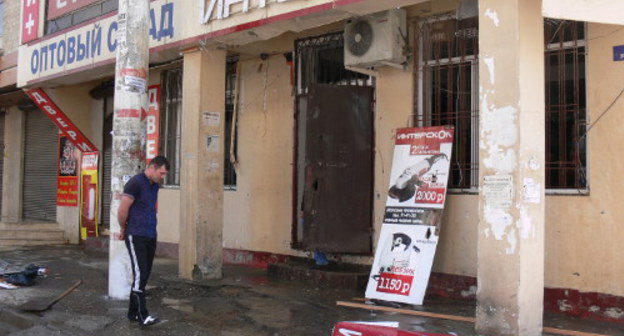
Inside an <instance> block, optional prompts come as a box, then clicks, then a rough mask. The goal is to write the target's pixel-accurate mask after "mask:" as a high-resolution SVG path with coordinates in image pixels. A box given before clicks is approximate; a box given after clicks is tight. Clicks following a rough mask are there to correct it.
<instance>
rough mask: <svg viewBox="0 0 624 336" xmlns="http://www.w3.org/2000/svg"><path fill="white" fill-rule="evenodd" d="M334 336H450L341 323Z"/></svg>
mask: <svg viewBox="0 0 624 336" xmlns="http://www.w3.org/2000/svg"><path fill="white" fill-rule="evenodd" d="M332 336H450V335H448V334H432V333H424V332H415V331H405V330H400V329H399V328H396V327H391V326H385V325H383V324H381V323H362V322H339V323H336V324H335V325H334V332H333V333H332Z"/></svg>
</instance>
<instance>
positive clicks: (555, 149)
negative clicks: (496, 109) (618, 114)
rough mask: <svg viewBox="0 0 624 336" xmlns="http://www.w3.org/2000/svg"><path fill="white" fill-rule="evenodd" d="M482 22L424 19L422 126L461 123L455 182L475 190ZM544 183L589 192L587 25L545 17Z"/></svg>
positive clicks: (419, 117) (457, 135) (457, 125)
mask: <svg viewBox="0 0 624 336" xmlns="http://www.w3.org/2000/svg"><path fill="white" fill-rule="evenodd" d="M477 27H478V22H477V21H476V19H475V20H456V19H455V18H454V16H446V17H439V18H434V19H429V20H426V21H423V22H421V24H420V25H419V28H420V29H419V36H420V41H419V42H420V44H419V45H420V48H421V54H420V65H419V67H417V69H418V72H417V76H418V79H419V80H420V82H421V83H422V91H421V92H420V94H419V98H420V104H421V105H420V108H419V111H420V112H419V113H417V114H416V116H415V118H414V119H415V124H416V125H418V126H437V125H453V126H455V143H454V146H453V158H452V164H451V174H450V180H449V186H450V187H451V188H454V189H455V190H459V191H468V192H476V191H477V188H478V184H479V181H478V177H479V172H478V168H479V156H478V154H479V147H478V144H479V132H478V130H479V129H478V126H479V104H478V103H479V101H478V100H479V97H478V87H479V85H478V73H479V71H478V28H477ZM544 34H545V44H546V48H545V81H546V102H545V103H546V111H545V118H546V139H545V141H546V186H547V188H548V189H550V190H557V189H559V190H561V189H577V190H578V189H586V188H587V183H588V182H587V178H586V176H587V175H586V173H585V172H586V167H587V150H586V139H585V135H584V134H585V130H586V95H585V90H586V83H585V54H586V49H585V24H584V23H582V22H575V21H563V20H552V19H546V20H545V22H544Z"/></svg>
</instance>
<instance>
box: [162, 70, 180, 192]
mask: <svg viewBox="0 0 624 336" xmlns="http://www.w3.org/2000/svg"><path fill="white" fill-rule="evenodd" d="M162 90H163V95H162V102H163V103H162V107H163V108H162V110H161V116H160V129H161V133H160V146H161V148H160V151H159V153H163V155H165V157H167V159H168V160H169V163H170V165H171V169H169V173H168V174H167V176H166V177H165V180H164V185H167V186H179V185H180V146H181V139H182V68H176V69H170V70H165V71H163V74H162Z"/></svg>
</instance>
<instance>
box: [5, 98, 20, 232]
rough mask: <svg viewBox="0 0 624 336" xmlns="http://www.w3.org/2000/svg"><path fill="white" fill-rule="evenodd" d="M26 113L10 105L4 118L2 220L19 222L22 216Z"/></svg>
mask: <svg viewBox="0 0 624 336" xmlns="http://www.w3.org/2000/svg"><path fill="white" fill-rule="evenodd" d="M25 120H26V114H25V113H24V112H22V111H20V110H19V109H17V107H10V108H9V109H7V113H6V116H5V119H4V141H5V142H4V167H3V168H4V172H3V176H2V187H3V190H2V222H5V223H17V222H19V221H20V220H21V217H22V181H23V178H22V175H23V169H22V166H23V163H24V155H23V153H24V123H25Z"/></svg>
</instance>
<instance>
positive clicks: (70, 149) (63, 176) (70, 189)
mask: <svg viewBox="0 0 624 336" xmlns="http://www.w3.org/2000/svg"><path fill="white" fill-rule="evenodd" d="M58 164H59V169H58V179H57V188H56V205H58V206H72V207H74V206H78V174H77V171H78V167H77V166H78V161H77V159H76V147H75V146H74V145H73V144H72V143H71V142H70V141H69V139H67V137H66V136H63V135H61V136H59V160H58Z"/></svg>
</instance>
